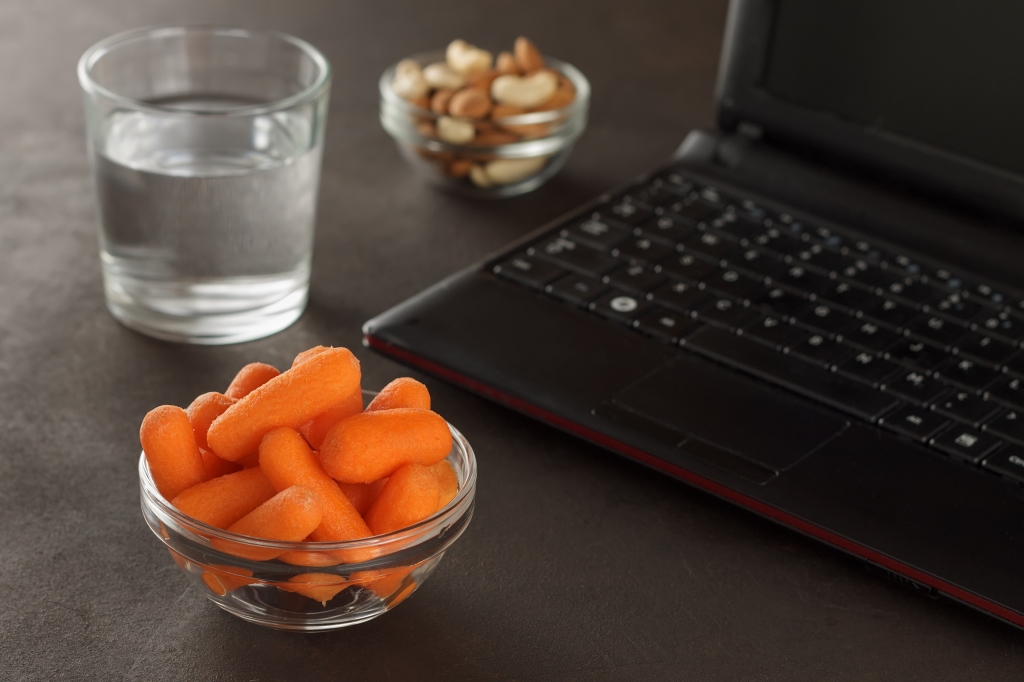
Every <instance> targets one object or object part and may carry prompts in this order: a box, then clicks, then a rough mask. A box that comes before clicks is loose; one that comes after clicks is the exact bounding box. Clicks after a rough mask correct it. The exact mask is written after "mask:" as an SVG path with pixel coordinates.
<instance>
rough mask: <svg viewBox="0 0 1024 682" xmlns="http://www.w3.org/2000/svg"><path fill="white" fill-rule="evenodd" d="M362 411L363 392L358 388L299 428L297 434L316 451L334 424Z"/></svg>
mask: <svg viewBox="0 0 1024 682" xmlns="http://www.w3.org/2000/svg"><path fill="white" fill-rule="evenodd" d="M362 411H363V392H362V391H361V390H359V389H358V388H357V389H356V390H354V391H352V393H350V394H348V395H347V396H345V398H344V399H343V400H342V401H341V402H340V403H338V404H337V405H335V406H334V407H332V408H330V409H329V410H327V411H326V412H324V413H323V414H318V415H317V416H315V417H313V418H312V419H311V420H309V421H308V422H306V423H305V424H303V425H302V426H300V427H299V433H301V434H302V437H303V438H305V439H306V442H307V443H309V444H310V446H312V447H313V448H314V449H318V448H319V447H320V446H321V445H322V444H323V442H324V438H325V437H326V436H327V432H328V431H330V430H331V429H332V428H333V427H334V425H335V424H337V423H338V422H340V421H341V420H342V419H345V418H346V417H351V416H352V415H354V414H359V413H360V412H362Z"/></svg>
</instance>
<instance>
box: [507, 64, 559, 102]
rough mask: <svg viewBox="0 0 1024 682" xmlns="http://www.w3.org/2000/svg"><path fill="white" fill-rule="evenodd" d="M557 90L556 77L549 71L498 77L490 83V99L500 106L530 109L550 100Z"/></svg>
mask: <svg viewBox="0 0 1024 682" xmlns="http://www.w3.org/2000/svg"><path fill="white" fill-rule="evenodd" d="M556 90H558V77H557V76H556V75H555V74H554V73H552V72H551V71H538V72H537V73H535V74H533V75H532V76H513V75H510V74H506V75H504V76H498V77H497V78H495V79H494V82H493V83H491V97H493V98H494V99H495V100H496V101H497V102H499V103H500V104H511V105H512V106H516V107H522V108H523V109H532V108H533V107H536V106H540V105H541V104H543V103H544V102H546V101H548V100H549V99H551V96H552V95H554V94H555V91H556Z"/></svg>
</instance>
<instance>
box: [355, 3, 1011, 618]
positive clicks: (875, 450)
mask: <svg viewBox="0 0 1024 682" xmlns="http://www.w3.org/2000/svg"><path fill="white" fill-rule="evenodd" d="M1022 27H1024V4H1022V3H1012V2H987V1H985V2H975V3H963V2H953V1H952V0H948V1H935V0H932V1H929V2H925V1H923V0H920V1H919V0H829V1H828V2H821V1H820V0H734V1H733V3H732V5H731V7H730V12H729V19H728V26H727V31H726V36H725V48H724V54H723V59H722V64H721V67H720V78H719V86H718V92H717V103H718V122H719V129H718V130H717V131H714V132H701V131H694V132H691V133H690V134H689V135H688V136H687V137H686V139H685V141H684V142H683V144H682V145H681V147H680V148H679V150H678V151H677V153H676V155H675V157H674V158H673V159H672V160H671V162H669V163H667V164H666V165H665V166H663V167H661V168H658V169H656V170H654V171H653V172H651V173H650V174H649V175H647V176H644V177H642V178H639V179H637V180H636V181H635V182H632V183H630V184H629V185H627V186H625V187H622V188H620V189H618V190H615V191H612V192H609V193H608V194H606V195H602V196H601V197H598V198H597V199H596V200H595V201H593V202H592V203H590V204H587V205H586V206H583V207H581V208H580V209H579V210H577V211H574V212H573V213H571V214H570V215H567V216H564V217H562V218H559V219H558V220H556V221H555V222H553V223H551V224H549V225H547V226H545V227H543V228H542V229H540V230H539V231H537V232H535V233H533V234H531V235H530V236H528V237H527V238H526V239H524V240H522V241H520V242H518V243H516V244H513V245H511V246H509V247H508V248H507V249H506V250H504V251H502V252H501V253H499V254H496V255H494V256H493V257H491V258H488V259H487V260H486V261H484V262H481V263H479V264H477V265H474V266H473V267H471V268H468V269H466V270H464V271H462V272H459V273H456V274H455V275H453V276H452V277H450V278H448V279H446V280H444V281H442V282H440V283H438V284H437V285H435V286H433V287H431V288H430V289H428V290H427V291H424V292H423V293H421V294H420V295H418V296H416V297H414V298H412V299H410V300H409V301H406V302H405V303H402V304H401V305H399V306H397V307H395V308H393V309H392V310H389V311H388V312H386V313H383V314H382V315H380V316H378V317H376V318H374V319H373V320H370V321H369V322H367V323H366V325H365V328H364V333H365V342H366V344H367V345H369V346H370V347H371V348H373V349H376V350H378V351H380V352H382V353H385V354H387V355H389V356H391V357H393V358H396V359H398V360H400V361H402V362H405V363H408V364H409V365H412V366H414V367H417V368H419V369H421V370H423V371H425V372H428V373H431V374H434V375H436V376H438V377H441V378H443V379H446V380H448V381H450V382H452V383H454V384H456V385H459V386H462V387H464V388H466V389H468V390H470V391H473V392H475V393H477V394H480V395H482V396H485V397H487V398H490V399H492V400H495V401H497V402H499V403H501V404H503V405H507V406H508V407H510V408H512V409H514V410H518V411H520V412H523V413H525V414H528V415H530V416H532V417H535V418H537V419H539V420H541V421H544V422H546V423H549V424H551V425H553V426H555V427H557V428H560V429H563V430H565V431H568V432H570V433H573V434H576V435H578V436H580V437H581V438H584V439H586V440H588V441H591V442H593V443H596V444H598V445H601V446H603V447H605V448H608V449H609V450H612V451H614V452H617V453H620V454H622V455H625V456H627V457H630V458H632V459H635V460H637V461H639V462H641V463H643V464H646V465H648V466H650V467H653V468H655V469H658V470H660V471H663V472H665V473H667V474H669V475H671V476H674V477H676V478H678V479H680V480H682V481H684V482H686V483H689V484H691V485H693V486H696V487H698V488H701V489H703V490H706V491H708V492H710V493H712V494H714V495H717V496H718V497H721V498H723V499H726V500H729V501H731V502H733V503H735V504H737V505H740V506H742V507H745V508H747V509H749V510H751V511H753V512H755V513H757V514H760V515H762V516H764V517H767V518H770V519H772V520H774V521H777V522H779V523H781V524H783V525H786V526H789V527H790V528H793V529H795V530H797V531H799V532H801V533H804V534H806V535H809V536H811V537H814V538H817V539H819V540H821V541H823V542H825V543H828V544H830V545H832V546H834V547H837V548H839V549H841V550H843V551H844V552H848V553H849V554H852V555H854V556H857V557H860V558H862V559H863V560H865V561H867V562H869V563H870V564H871V565H872V566H873V567H876V568H878V569H879V570H881V571H882V572H884V573H886V574H887V575H889V576H890V577H893V578H895V579H897V580H899V581H901V582H903V583H904V584H907V585H909V586H911V587H913V588H915V589H919V590H921V591H924V592H927V593H929V594H941V595H945V596H947V597H950V598H953V599H955V600H957V601H960V602H962V603H964V604H967V605H969V606H972V607H975V608H977V609H980V610H983V611H985V612H988V613H990V614H992V615H994V616H997V617H999V618H1001V619H1003V620H1005V621H1007V622H1010V623H1013V624H1015V625H1017V626H1024V487H1022V483H1024V350H1021V342H1022V340H1024V292H1022V291H1021V289H1020V287H1021V284H1022V283H1024V232H1022V231H1021V228H1022V227H1024V40H1021V39H1020V36H1019V33H1020V30H1021V28H1022Z"/></svg>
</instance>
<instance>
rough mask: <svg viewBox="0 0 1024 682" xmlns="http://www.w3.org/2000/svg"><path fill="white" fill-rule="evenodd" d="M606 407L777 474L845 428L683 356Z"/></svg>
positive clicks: (827, 415)
mask: <svg viewBox="0 0 1024 682" xmlns="http://www.w3.org/2000/svg"><path fill="white" fill-rule="evenodd" d="M612 402H613V403H614V404H616V405H618V406H620V407H622V408H624V409H626V410H629V411H630V412H634V413H636V414H639V415H642V416H644V417H646V418H648V419H650V420H652V421H655V422H657V423H659V424H663V425H665V426H668V427H670V428H672V429H676V430H678V431H682V432H684V433H688V434H691V435H693V436H696V437H698V438H700V439H702V440H704V441H707V442H710V443H713V444H715V445H718V446H720V447H722V448H724V449H726V450H730V451H732V452H735V453H737V454H740V455H742V456H743V457H745V458H747V459H749V460H751V461H753V462H760V463H761V464H764V465H765V466H767V467H770V468H772V469H776V470H779V471H781V470H783V469H786V468H788V467H790V466H792V465H793V464H795V463H796V462H798V461H799V460H800V459H801V458H802V457H804V456H805V455H807V454H808V453H809V452H811V451H812V450H814V449H815V448H817V447H819V446H820V445H821V444H823V443H825V442H826V441H828V440H829V439H830V438H832V437H833V436H835V435H836V434H837V433H839V432H840V431H842V430H843V429H844V428H845V427H846V425H847V421H846V420H845V419H843V418H842V417H840V416H838V415H836V414H834V413H832V412H829V411H827V410H825V409H823V408H818V407H815V406H813V405H809V404H807V403H804V402H802V401H800V400H798V399H797V398H792V397H790V396H788V395H786V394H784V393H782V392H781V391H777V390H772V389H771V388H770V387H769V386H766V385H765V384H762V383H760V382H758V381H755V380H753V379H748V378H747V377H745V376H743V375H740V374H736V373H733V372H730V371H728V370H724V369H722V368H720V367H717V366H715V365H713V364H711V363H708V362H705V361H701V360H698V359H696V358H689V357H685V356H684V357H680V358H677V359H675V360H672V361H671V362H669V363H667V364H666V365H665V366H663V367H661V368H659V369H658V370H656V371H655V372H653V373H652V374H649V375H648V376H646V377H644V378H642V379H640V380H639V381H637V382H635V383H634V384H632V385H630V386H628V387H627V388H625V389H623V390H622V391H620V392H619V393H618V394H616V395H615V396H614V398H613V399H612Z"/></svg>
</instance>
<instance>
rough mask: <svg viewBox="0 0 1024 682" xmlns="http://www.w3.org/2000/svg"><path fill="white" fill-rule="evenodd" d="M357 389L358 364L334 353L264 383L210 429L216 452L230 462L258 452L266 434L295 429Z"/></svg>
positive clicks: (316, 357)
mask: <svg viewBox="0 0 1024 682" xmlns="http://www.w3.org/2000/svg"><path fill="white" fill-rule="evenodd" d="M358 388H359V361H358V360H356V357H355V356H354V355H352V353H351V352H350V351H349V350H348V349H346V348H332V349H329V350H325V351H323V352H322V353H318V354H317V355H314V356H313V357H312V358H310V359H309V360H307V361H306V362H303V363H302V364H301V365H298V366H297V367H294V368H292V369H290V370H288V371H287V372H285V373H284V374H281V375H280V376H278V377H275V378H274V379H271V380H270V381H268V382H267V383H265V384H263V385H262V386H260V387H259V388H257V389H256V390H254V391H253V392H252V393H250V394H249V395H247V396H245V397H244V398H242V399H240V400H239V401H238V402H237V403H235V404H234V405H232V406H231V407H229V408H228V409H227V411H226V412H224V414H222V415H221V416H219V417H217V419H216V420H215V421H214V422H213V424H211V425H210V430H209V432H208V433H207V440H208V442H209V444H210V449H211V450H213V452H214V453H216V454H217V455H219V456H220V457H223V458H224V459H227V460H230V461H232V462H234V461H236V460H239V459H241V458H242V457H245V456H246V455H248V454H249V453H251V452H255V451H256V450H257V449H259V445H260V441H261V440H262V439H263V436H264V434H266V433H267V432H268V431H271V430H273V429H275V428H277V427H279V426H289V427H291V428H293V429H297V428H299V427H300V426H302V425H303V424H305V423H306V422H308V421H309V420H310V419H312V418H313V417H315V416H317V415H318V414H321V413H322V412H325V411H326V410H328V409H329V408H331V407H333V406H335V405H337V404H338V403H340V402H341V401H342V399H344V398H345V397H346V396H348V395H350V394H351V393H352V392H353V391H355V390H356V389H358Z"/></svg>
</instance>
